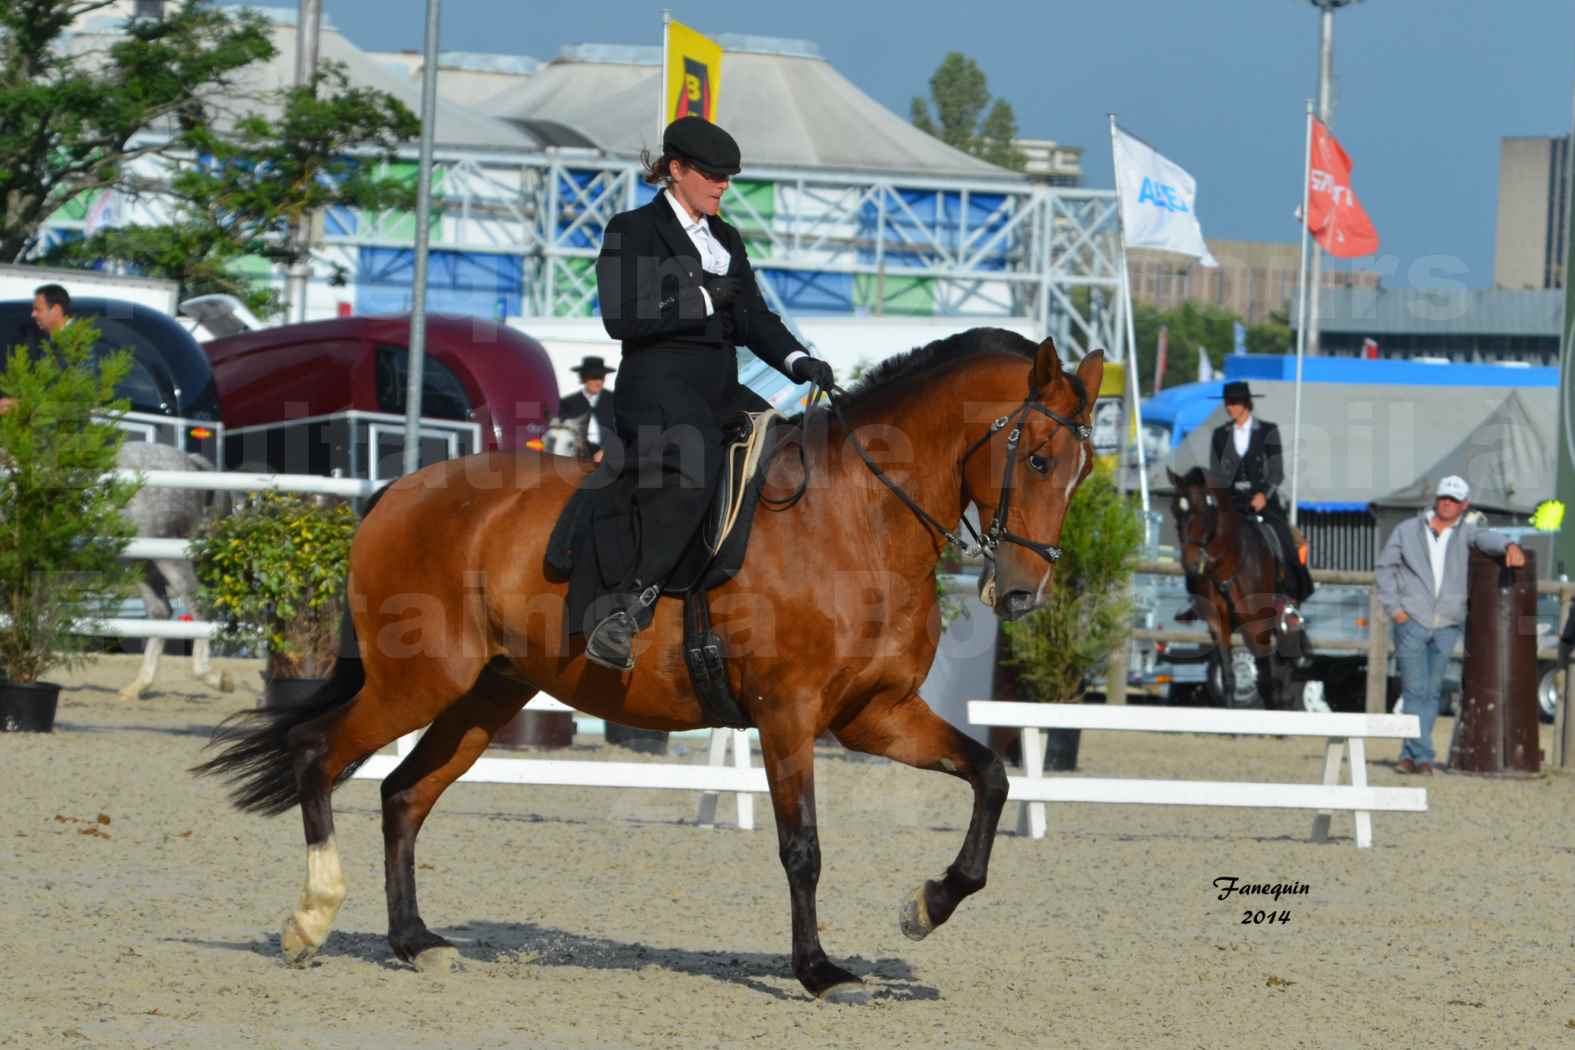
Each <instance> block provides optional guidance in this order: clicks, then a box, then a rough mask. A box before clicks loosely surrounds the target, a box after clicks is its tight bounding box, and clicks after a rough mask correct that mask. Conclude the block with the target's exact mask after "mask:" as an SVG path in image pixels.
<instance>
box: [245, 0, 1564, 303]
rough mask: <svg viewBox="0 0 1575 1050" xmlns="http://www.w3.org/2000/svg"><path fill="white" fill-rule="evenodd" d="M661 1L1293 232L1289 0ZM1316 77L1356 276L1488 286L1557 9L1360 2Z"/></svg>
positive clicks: (456, 34) (556, 12)
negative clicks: (1145, 155) (1356, 232)
mask: <svg viewBox="0 0 1575 1050" xmlns="http://www.w3.org/2000/svg"><path fill="white" fill-rule="evenodd" d="M264 2H266V0H264ZM324 2H325V9H326V11H327V14H328V17H329V18H330V19H332V21H333V22H334V24H335V25H337V26H338V27H339V29H340V30H341V31H343V32H344V33H345V34H346V35H347V36H348V37H349V38H350V40H351V41H352V42H354V43H355V44H356V45H357V46H359V47H361V48H364V49H369V50H402V49H419V48H420V47H421V46H422V39H421V34H422V30H423V26H424V18H425V0H324ZM672 3H673V7H672V11H673V16H674V17H675V18H677V19H679V20H681V21H685V22H687V23H689V24H690V25H693V26H694V27H695V28H697V29H700V30H701V31H703V32H717V33H724V32H737V33H758V34H764V35H770V36H791V37H803V38H807V39H810V40H813V41H815V42H816V43H817V44H819V45H820V50H821V53H822V54H823V55H825V56H826V58H827V59H829V60H830V61H831V62H832V63H833V64H834V65H835V66H836V67H837V69H838V70H840V71H841V72H842V73H843V75H845V76H847V77H848V78H849V79H850V80H852V81H853V82H854V83H855V84H857V85H858V86H859V87H861V88H862V89H863V90H864V91H866V92H868V93H869V94H870V95H871V96H873V97H874V98H875V99H877V100H878V101H880V102H881V103H883V104H885V105H886V106H888V107H889V108H891V109H893V110H895V111H896V112H898V113H899V114H902V115H904V116H906V114H907V112H908V103H909V99H910V98H911V97H912V96H913V95H915V94H925V93H927V91H928V86H927V81H928V79H929V76H930V74H931V73H932V72H933V71H934V69H935V67H936V65H937V64H939V62H940V61H941V59H942V58H943V57H944V56H945V55H946V53H947V52H948V51H952V50H959V51H962V52H964V53H965V54H968V55H969V56H971V57H972V58H974V59H975V60H976V61H978V63H979V64H980V66H981V67H982V68H983V69H984V70H985V72H986V73H987V74H988V76H989V81H990V88H991V90H992V91H993V92H994V93H995V94H996V95H997V96H999V97H1003V98H1005V99H1007V100H1008V101H1010V102H1011V103H1012V105H1013V107H1014V108H1015V109H1016V111H1017V118H1018V123H1019V126H1020V129H1021V132H1022V134H1024V135H1027V136H1032V137H1042V138H1053V139H1057V140H1059V141H1061V142H1065V143H1068V144H1072V145H1081V146H1083V147H1085V149H1086V150H1087V152H1086V154H1085V157H1084V167H1085V172H1086V176H1087V182H1088V184H1089V185H1093V186H1110V185H1111V171H1110V150H1109V136H1108V133H1107V129H1106V114H1107V113H1110V112H1115V113H1116V114H1117V115H1118V117H1119V118H1120V120H1121V122H1122V124H1123V125H1124V126H1126V127H1129V128H1130V129H1131V130H1132V131H1134V132H1136V133H1137V134H1139V135H1141V136H1142V137H1143V138H1144V139H1146V140H1147V141H1149V142H1150V143H1152V144H1153V145H1154V146H1155V147H1156V148H1158V149H1160V150H1161V151H1162V152H1164V153H1166V154H1167V155H1168V156H1170V157H1171V159H1173V160H1175V161H1176V162H1177V163H1179V164H1181V165H1183V166H1184V167H1186V168H1187V169H1188V170H1189V171H1191V173H1192V174H1193V175H1194V176H1195V177H1196V178H1197V180H1198V210H1199V214H1200V216H1201V217H1202V220H1203V227H1204V231H1205V233H1206V234H1207V235H1208V236H1210V237H1220V238H1231V239H1242V240H1294V239H1295V238H1296V236H1297V229H1296V225H1295V221H1294V219H1293V218H1292V217H1291V212H1292V210H1293V209H1294V208H1295V207H1296V206H1297V205H1298V204H1299V203H1300V197H1299V192H1300V191H1299V173H1300V168H1301V164H1302V135H1303V124H1302V114H1303V112H1304V107H1305V99H1306V98H1308V97H1309V96H1311V95H1312V94H1313V93H1314V88H1315V83H1316V77H1317V54H1318V52H1317V48H1318V16H1317V12H1316V11H1315V10H1314V8H1313V7H1312V6H1311V4H1310V3H1308V2H1307V0H1208V2H1206V3H1180V2H1175V0H1171V2H1165V3H1162V2H1159V0H1114V2H1111V0H1107V2H1105V3H1097V4H1096V3H1089V2H1086V0H1079V2H1076V3H1068V2H1064V0H1040V2H1038V3H1032V4H1030V3H1021V2H1019V3H1011V4H1007V3H995V2H982V0H975V2H971V3H962V4H959V3H956V2H955V0H954V2H950V3H934V2H928V0H909V2H906V3H904V4H902V5H900V6H899V5H888V4H855V3H848V2H846V0H840V2H831V0H794V2H792V3H781V4H771V5H764V4H760V5H757V4H740V3H719V2H714V0H672ZM660 24H661V5H660V4H648V3H634V2H627V0H596V2H594V3H585V2H583V0H579V2H573V3H568V2H557V0H532V2H530V3H480V2H476V0H447V2H446V3H445V4H444V10H443V39H442V47H443V49H444V50H445V51H449V50H453V51H492V52H506V53H512V54H523V55H531V56H533V57H537V58H550V57H553V56H555V55H556V54H557V53H558V49H559V48H560V47H561V46H562V45H564V44H570V43H586V42H598V43H625V44H657V43H660V37H661V30H660ZM1335 80H1336V95H1335V105H1336V110H1335V117H1334V130H1335V133H1336V135H1337V136H1338V137H1339V138H1340V139H1341V141H1342V142H1343V144H1344V145H1345V147H1346V150H1347V151H1348V152H1349V153H1350V154H1351V157H1352V160H1353V162H1354V164H1355V170H1354V173H1353V176H1352V180H1353V183H1354V185H1355V189H1356V192H1357V195H1358V197H1359V198H1360V199H1361V200H1362V203H1363V204H1364V205H1365V206H1366V208H1367V211H1368V213H1369V214H1370V215H1371V216H1372V217H1373V221H1374V223H1375V224H1376V225H1377V227H1378V231H1379V234H1380V236H1381V237H1382V238H1383V248H1382V250H1381V255H1380V256H1379V258H1378V261H1377V263H1376V264H1375V263H1373V262H1372V261H1368V263H1367V265H1368V266H1373V265H1377V267H1378V268H1379V269H1380V270H1381V271H1382V272H1383V274H1384V283H1385V285H1386V286H1389V287H1413V286H1415V287H1426V286H1434V285H1438V284H1443V283H1456V282H1458V283H1464V284H1466V285H1469V286H1472V287H1486V286H1488V285H1491V283H1492V279H1493V230H1494V212H1495V210H1496V206H1497V187H1498V151H1499V139H1500V138H1501V137H1503V136H1515V135H1554V134H1564V133H1567V132H1568V131H1569V129H1570V125H1571V98H1572V88H1575V4H1572V3H1570V2H1569V0H1499V2H1497V3H1466V2H1463V0H1364V2H1361V3H1357V4H1355V5H1353V6H1350V7H1347V8H1344V9H1342V10H1341V11H1339V12H1338V13H1337V14H1336V15H1335ZM723 90H724V91H725V90H726V86H725V84H724V87H723Z"/></svg>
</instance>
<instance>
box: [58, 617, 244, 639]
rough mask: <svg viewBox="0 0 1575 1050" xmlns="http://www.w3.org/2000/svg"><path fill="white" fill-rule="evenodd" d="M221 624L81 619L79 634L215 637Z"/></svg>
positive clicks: (140, 636) (186, 637)
mask: <svg viewBox="0 0 1575 1050" xmlns="http://www.w3.org/2000/svg"><path fill="white" fill-rule="evenodd" d="M222 629H223V627H222V625H221V624H216V623H209V622H207V621H205V620H120V619H113V620H79V621H77V624H76V631H77V633H78V634H88V635H93V636H94V637H101V638H185V639H197V638H208V639H213V638H217V637H218V636H219V631H220V630H222Z"/></svg>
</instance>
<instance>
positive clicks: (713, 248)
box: [662, 191, 733, 317]
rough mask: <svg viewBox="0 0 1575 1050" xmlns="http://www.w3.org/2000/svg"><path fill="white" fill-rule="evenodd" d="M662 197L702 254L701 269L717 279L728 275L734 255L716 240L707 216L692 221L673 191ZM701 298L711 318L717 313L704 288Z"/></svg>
mask: <svg viewBox="0 0 1575 1050" xmlns="http://www.w3.org/2000/svg"><path fill="white" fill-rule="evenodd" d="M662 196H664V197H666V198H667V203H668V204H671V205H672V206H673V214H674V215H676V216H678V225H680V226H682V227H683V228H684V232H685V233H687V234H688V235H689V241H690V243H691V244H693V245H694V246H695V251H697V252H699V253H700V269H702V270H704V271H705V272H706V273H709V274H714V275H715V276H717V277H721V276H722V275H723V274H725V273H727V268H728V266H729V265H731V264H732V262H733V255H732V253H731V252H729V251H728V250H727V249H726V248H724V247H722V242H721V241H719V240H717V239H716V235H715V234H713V233H712V232H711V224H710V223H708V222H706V221H705V216H704V215H702V216H700V218H698V219H691V218H690V217H689V212H687V211H685V210H684V206H683V205H682V204H679V203H678V198H677V197H674V196H673V194H672V192H671V191H667V192H665V193H663V194H662ZM700 297H701V298H702V299H704V300H705V315H706V316H707V317H710V316H711V314H713V313H714V312H715V311H714V310H712V309H711V293H709V292H707V291H706V290H705V289H704V288H702V289H700Z"/></svg>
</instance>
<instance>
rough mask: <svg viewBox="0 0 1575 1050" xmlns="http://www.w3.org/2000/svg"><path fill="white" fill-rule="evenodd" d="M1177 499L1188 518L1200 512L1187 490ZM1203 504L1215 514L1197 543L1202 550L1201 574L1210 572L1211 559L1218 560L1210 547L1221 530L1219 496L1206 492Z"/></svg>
mask: <svg viewBox="0 0 1575 1050" xmlns="http://www.w3.org/2000/svg"><path fill="white" fill-rule="evenodd" d="M1177 499H1178V500H1179V504H1180V508H1181V512H1182V513H1183V514H1184V515H1186V518H1187V519H1190V518H1191V517H1192V516H1193V515H1194V514H1197V513H1200V511H1199V510H1198V509H1195V508H1193V507H1192V505H1191V503H1192V501H1191V499H1190V497H1188V496H1187V494H1186V493H1185V492H1183V493H1182V494H1181V495H1180V496H1178V497H1177ZM1203 504H1204V506H1205V507H1207V508H1208V509H1210V510H1212V511H1213V512H1214V514H1213V517H1212V518H1211V519H1210V521H1209V525H1208V532H1207V534H1206V535H1205V536H1204V537H1203V539H1202V540H1200V541H1198V543H1197V544H1196V546H1197V548H1198V550H1199V551H1200V552H1201V553H1200V559H1199V562H1198V575H1199V576H1202V575H1204V574H1205V573H1207V572H1208V570H1209V562H1210V561H1213V560H1216V559H1214V558H1213V557H1211V556H1210V554H1209V547H1210V546H1211V545H1212V544H1213V543H1214V539H1215V535H1216V533H1217V532H1218V531H1219V524H1220V506H1219V499H1218V497H1216V496H1215V495H1214V493H1212V492H1205V493H1204V496H1203ZM1182 542H1183V543H1184V544H1185V542H1186V541H1185V539H1184V538H1183V541H1182Z"/></svg>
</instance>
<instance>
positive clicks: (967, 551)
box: [794, 386, 1093, 565]
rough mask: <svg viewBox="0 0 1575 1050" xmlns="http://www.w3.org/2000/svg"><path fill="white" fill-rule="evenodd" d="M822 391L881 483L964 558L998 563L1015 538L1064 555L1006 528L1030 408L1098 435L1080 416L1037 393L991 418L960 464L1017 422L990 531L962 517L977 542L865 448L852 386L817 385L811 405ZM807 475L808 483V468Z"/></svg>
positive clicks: (1080, 433) (1052, 555) (1052, 556)
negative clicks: (1056, 408) (940, 517)
mask: <svg viewBox="0 0 1575 1050" xmlns="http://www.w3.org/2000/svg"><path fill="white" fill-rule="evenodd" d="M821 393H825V394H826V395H827V399H828V400H829V401H830V403H831V410H832V411H833V412H834V413H836V416H837V422H839V423H841V424H842V429H843V430H844V431H845V432H846V433H847V435H848V441H849V443H851V444H852V445H853V449H854V451H855V452H857V453H858V454H859V458H860V459H862V460H863V461H864V465H865V466H866V467H868V468H869V471H870V473H871V474H873V475H875V477H876V478H877V479H878V480H879V481H880V483H881V484H883V485H885V486H886V487H887V488H888V489H890V490H891V493H892V495H894V496H896V497H897V498H898V499H899V500H901V501H902V504H903V506H905V507H907V508H908V509H909V510H911V511H912V512H913V513H914V516H916V517H917V518H918V519H919V520H920V521H922V522H924V523H925V524H926V525H928V526H930V527H931V528H932V529H934V530H935V531H936V532H939V533H940V534H941V535H942V536H944V537H945V538H946V542H947V543H950V544H951V545H952V546H954V547H956V548H957V549H958V550H959V551H960V552H961V553H962V555H963V557H965V558H973V557H982V558H984V559H985V560H986V561H989V562H991V563H993V562H994V561H995V552H996V549H997V548H998V547H999V546H1000V545H1001V544H1002V543H1014V544H1016V545H1017V546H1019V547H1023V548H1025V549H1027V550H1030V551H1033V552H1034V553H1035V554H1037V555H1039V556H1040V557H1041V558H1043V559H1044V560H1045V561H1047V562H1049V563H1050V564H1052V565H1054V564H1055V563H1056V562H1057V561H1059V560H1060V558H1061V548H1060V547H1058V546H1056V545H1054V544H1050V543H1035V542H1034V541H1033V540H1031V539H1028V538H1027V537H1025V536H1019V535H1017V534H1016V533H1015V532H1011V531H1009V530H1008V529H1007V527H1006V514H1007V510H1008V509H1009V507H1010V505H1011V500H1012V475H1013V472H1014V468H1015V467H1016V466H1017V453H1018V446H1019V443H1020V442H1021V441H1022V437H1023V422H1024V421H1025V420H1026V419H1027V418H1028V413H1029V412H1030V411H1033V412H1038V413H1040V414H1041V415H1044V416H1047V417H1049V418H1050V419H1052V420H1054V421H1055V422H1057V423H1059V424H1060V425H1061V426H1063V427H1066V428H1067V429H1068V430H1071V431H1072V432H1073V433H1074V434H1076V435H1077V437H1078V440H1080V441H1087V440H1088V439H1089V438H1090V437H1091V436H1092V435H1093V431H1092V430H1091V429H1090V428H1089V427H1087V426H1085V425H1084V424H1082V423H1079V422H1077V421H1076V420H1072V419H1067V418H1066V417H1064V416H1060V415H1057V414H1056V413H1055V412H1052V411H1051V410H1050V408H1049V406H1047V405H1045V404H1044V403H1043V402H1040V401H1036V400H1034V398H1033V394H1032V393H1030V394H1029V396H1028V397H1026V398H1024V399H1023V403H1022V404H1021V405H1020V406H1018V408H1017V409H1016V410H1015V411H1013V412H1010V413H1008V414H1006V415H1004V416H1001V417H1000V418H998V419H996V420H995V422H993V423H991V424H990V429H989V430H987V431H985V433H984V434H983V436H981V437H980V438H979V440H977V441H975V442H974V443H973V444H972V445H970V446H969V448H968V451H967V452H965V453H963V457H962V459H961V460H959V461H958V466H959V467H966V466H967V465H968V460H969V458H970V457H972V456H973V454H974V453H975V452H977V451H979V450H980V449H981V448H983V447H984V446H985V445H987V444H989V442H990V439H992V438H993V437H995V435H996V434H998V433H1000V432H1001V431H1002V430H1005V429H1006V427H1007V426H1008V425H1011V428H1012V429H1011V432H1010V433H1008V434H1007V435H1006V476H1005V477H1004V478H1003V479H1002V481H1001V494H1000V498H999V499H998V500H997V501H996V504H995V514H994V515H993V516H992V517H991V519H990V527H989V529H988V530H986V532H985V533H984V535H983V536H981V535H980V534H979V533H978V531H977V530H976V529H974V527H973V525H972V524H971V523H970V522H969V521H968V519H967V518H966V517H964V518H963V519H962V524H963V527H964V528H966V529H967V530H968V531H969V533H971V534H972V535H973V539H974V542H972V543H969V542H968V541H967V540H966V539H964V538H963V537H962V536H960V535H958V534H957V533H955V532H953V531H952V530H951V529H948V528H947V527H946V526H945V525H943V524H941V523H940V522H939V521H937V520H936V519H935V517H934V516H933V515H931V514H930V512H929V511H927V510H925V509H924V508H923V507H921V506H919V505H918V503H916V502H914V500H913V497H911V496H909V495H908V494H907V493H906V492H904V491H903V490H902V486H901V485H898V484H897V483H896V482H895V481H893V480H891V478H889V477H887V476H886V472H885V471H884V470H882V469H881V468H880V465H879V464H878V463H876V462H875V461H874V460H873V459H871V458H870V454H869V452H867V451H866V450H865V448H864V444H863V442H861V441H859V439H858V436H857V435H856V434H855V433H854V431H853V427H851V426H850V425H849V424H848V420H847V417H846V416H845V415H844V414H843V412H842V404H841V401H842V399H843V398H845V397H846V396H847V391H845V390H843V389H842V388H841V387H838V386H832V387H831V388H830V389H827V390H824V391H822V390H820V389H818V388H817V389H816V390H815V392H814V395H813V396H812V397H811V399H810V405H811V406H812V407H813V405H814V403H815V401H816V400H817V399H818V398H819V397H820V394H821ZM833 395H834V396H833ZM805 480H806V483H807V481H808V476H807V470H806V479H805ZM801 492H802V487H801V489H800V493H801ZM797 495H798V494H795V496H794V498H795V499H796V498H797Z"/></svg>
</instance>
